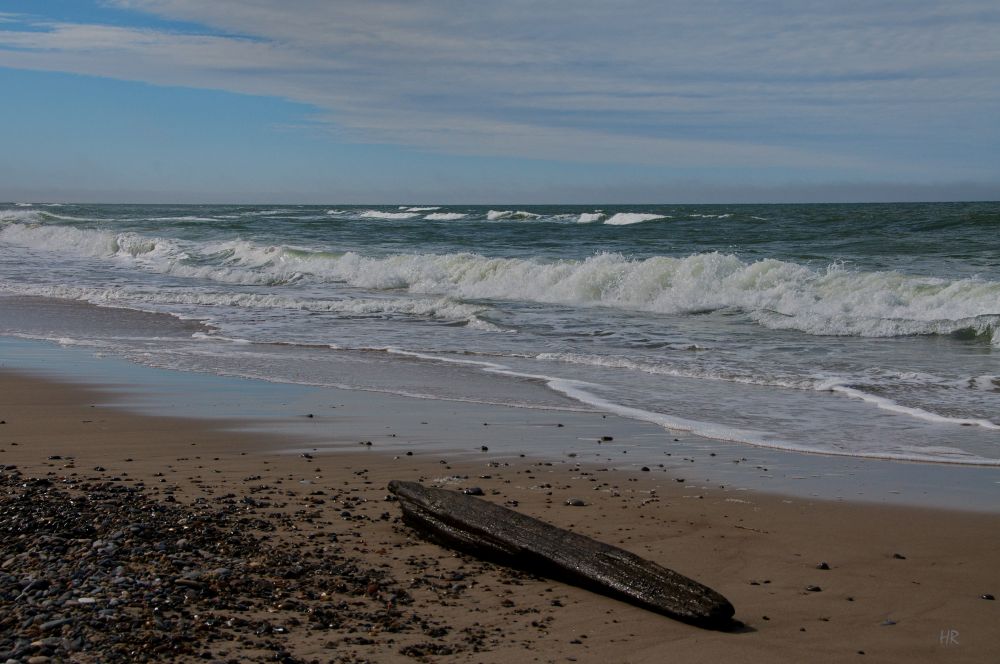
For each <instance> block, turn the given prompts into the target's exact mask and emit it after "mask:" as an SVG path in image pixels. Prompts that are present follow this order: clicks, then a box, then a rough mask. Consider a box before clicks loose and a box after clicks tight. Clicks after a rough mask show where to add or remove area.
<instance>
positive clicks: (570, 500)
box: [566, 498, 587, 507]
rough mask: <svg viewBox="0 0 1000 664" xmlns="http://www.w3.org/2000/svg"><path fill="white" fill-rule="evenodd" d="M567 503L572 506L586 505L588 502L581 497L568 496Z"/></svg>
mask: <svg viewBox="0 0 1000 664" xmlns="http://www.w3.org/2000/svg"><path fill="white" fill-rule="evenodd" d="M566 504H567V505H569V506H570V507H586V506H587V503H586V502H584V501H583V500H581V499H579V498H567V499H566Z"/></svg>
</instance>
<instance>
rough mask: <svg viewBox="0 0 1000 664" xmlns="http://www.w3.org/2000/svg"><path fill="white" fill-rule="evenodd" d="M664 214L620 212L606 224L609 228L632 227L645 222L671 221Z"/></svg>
mask: <svg viewBox="0 0 1000 664" xmlns="http://www.w3.org/2000/svg"><path fill="white" fill-rule="evenodd" d="M669 218H670V217H668V216H667V215H664V214H648V213H644V212H619V213H618V214H616V215H614V216H612V217H611V218H610V219H608V220H606V221H605V222H604V223H605V224H607V225H609V226H631V225H632V224H641V223H643V222H644V221H656V220H657V219H669Z"/></svg>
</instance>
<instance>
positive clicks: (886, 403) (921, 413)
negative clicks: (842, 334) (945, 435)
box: [830, 385, 1000, 449]
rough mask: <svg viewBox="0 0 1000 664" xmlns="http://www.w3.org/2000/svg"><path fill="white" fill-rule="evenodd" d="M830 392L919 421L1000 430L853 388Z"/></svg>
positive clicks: (999, 426)
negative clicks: (905, 404)
mask: <svg viewBox="0 0 1000 664" xmlns="http://www.w3.org/2000/svg"><path fill="white" fill-rule="evenodd" d="M830 390H831V391H833V392H839V393H840V394H845V395H847V396H849V397H851V398H854V399H861V400H862V401H865V402H867V403H870V404H872V405H874V406H875V407H876V408H879V409H881V410H887V411H890V412H893V413H901V414H903V415H908V416H910V417H915V418H917V419H921V420H925V421H927V422H937V423H940V424H957V425H961V426H978V427H982V428H984V429H995V430H1000V424H996V423H994V422H991V421H990V420H986V419H981V418H962V417H946V416H944V415H938V414H937V413H931V412H929V411H926V410H923V409H922V408H913V407H912V406H904V405H902V404H898V403H896V402H895V401H893V400H892V399H887V398H885V397H881V396H877V395H874V394H869V393H867V392H864V391H862V390H859V389H856V388H853V387H849V386H847V385H831V386H830ZM920 449H924V448H920Z"/></svg>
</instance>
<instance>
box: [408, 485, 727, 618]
mask: <svg viewBox="0 0 1000 664" xmlns="http://www.w3.org/2000/svg"><path fill="white" fill-rule="evenodd" d="M389 491H391V492H392V493H394V494H395V495H396V497H397V498H398V500H399V505H400V507H401V508H402V510H403V522H404V523H406V524H407V525H408V526H410V527H412V528H414V529H416V530H417V531H418V532H419V533H420V534H421V535H423V536H424V537H426V538H428V539H431V540H433V541H435V542H437V543H439V544H443V545H445V546H448V547H451V548H454V549H458V550H461V551H464V552H466V553H469V554H472V555H474V556H477V557H480V558H485V559H488V560H491V561H493V562H496V563H499V564H502V565H506V566H509V567H516V568H518V569H522V570H525V571H528V572H531V573H533V574H538V575H540V576H545V577H548V578H553V579H558V580H561V581H565V582H567V583H571V584H573V585H577V586H581V587H584V588H587V589H589V590H594V591H596V592H599V593H601V594H604V595H609V596H611V597H615V598H617V599H621V600H625V601H627V602H630V603H632V604H636V605H638V606H641V607H643V608H646V609H650V610H652V611H656V612H657V613H661V614H664V615H667V616H670V617H671V618H676V619H678V620H682V621H684V622H688V623H691V624H695V625H699V626H701V627H708V628H713V629H731V628H733V627H736V626H738V625H739V623H737V622H736V621H734V620H733V619H732V616H733V613H734V610H733V605H732V604H730V603H729V601H728V600H727V599H726V598H725V597H723V596H722V595H720V594H719V593H717V592H715V591H714V590H712V589H711V588H708V587H706V586H703V585H702V584H700V583H698V582H697V581H694V580H692V579H689V578H687V577H686V576H683V575H681V574H678V573H677V572H674V571H673V570H669V569H666V568H665V567H661V566H659V565H657V564H656V563H654V562H651V561H649V560H645V559H643V558H640V557H639V556H637V555H635V554H633V553H629V552H628V551H625V550H623V549H619V548H618V547H614V546H611V545H608V544H604V543H603V542H598V541H597V540H594V539H591V538H589V537H585V536H583V535H579V534H577V533H573V532H570V531H568V530H565V529H563V528H557V527H556V526H553V525H551V524H548V523H545V522H544V521H540V520H538V519H534V518H532V517H530V516H526V515H524V514H520V513H519V512H515V511H514V510H510V509H507V508H506V507H501V506H500V505H495V504H493V503H491V502H489V501H486V500H480V499H478V498H473V497H471V496H466V495H463V494H460V493H457V492H455V491H447V490H444V489H434V488H429V487H425V486H423V485H421V484H418V483H416V482H401V481H398V480H393V481H392V482H390V483H389Z"/></svg>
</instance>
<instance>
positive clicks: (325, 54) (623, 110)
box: [0, 0, 1000, 203]
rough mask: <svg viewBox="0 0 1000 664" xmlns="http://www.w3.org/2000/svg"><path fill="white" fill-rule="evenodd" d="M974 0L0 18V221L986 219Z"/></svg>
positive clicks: (983, 13) (405, 6) (993, 53)
mask: <svg viewBox="0 0 1000 664" xmlns="http://www.w3.org/2000/svg"><path fill="white" fill-rule="evenodd" d="M997 35H1000V5H997V3H996V2H994V1H965V0H954V1H952V2H948V3H944V2H925V1H923V0H907V1H905V2H894V1H882V2H879V1H877V0H869V1H867V2H858V1H843V2H834V3H831V2H814V1H812V0H797V1H795V2H769V1H767V0H760V1H756V2H746V1H736V0H700V1H693V0H692V1H689V0H676V1H673V2H665V1H663V0H618V1H616V2H608V1H607V0H604V1H600V2H598V1H593V0H572V1H570V0H559V1H547V2H546V1H538V0H535V1H528V0H508V1H506V2H493V3H485V2H483V3H479V2H459V1H457V0H456V1H452V0H439V1H435V2H430V1H420V0H411V1H400V2H385V1H380V0H374V1H369V2H346V1H345V2H329V1H327V0H282V1H278V0H212V1H211V2H205V1H204V0H104V1H99V2H88V1H86V0H74V1H69V0H47V1H46V2H38V1H37V0H4V2H3V3H2V4H0V90H3V102H2V103H0V144H2V154H3V158H2V159H0V199H8V200H78V201H139V202H143V201H146V202H153V201H156V202H202V201H204V202H214V201H246V202H258V201H270V202H279V201H285V202H326V203H334V202H344V203H346V202H372V203H375V202H385V203H397V202H399V203H403V202H438V203H449V202H486V203H492V202H524V203H532V202H579V203H591V202H608V203H612V202H702V201H704V202H719V201H748V202H757V201H844V200H949V199H984V198H988V199H1000V158H998V156H997V155H998V154H1000V39H998V37H997Z"/></svg>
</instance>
